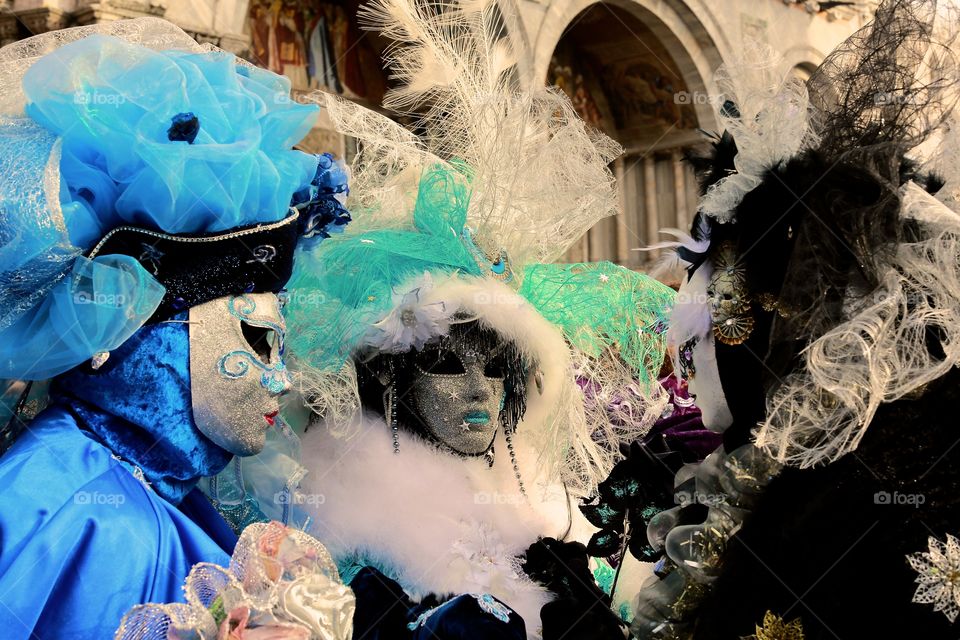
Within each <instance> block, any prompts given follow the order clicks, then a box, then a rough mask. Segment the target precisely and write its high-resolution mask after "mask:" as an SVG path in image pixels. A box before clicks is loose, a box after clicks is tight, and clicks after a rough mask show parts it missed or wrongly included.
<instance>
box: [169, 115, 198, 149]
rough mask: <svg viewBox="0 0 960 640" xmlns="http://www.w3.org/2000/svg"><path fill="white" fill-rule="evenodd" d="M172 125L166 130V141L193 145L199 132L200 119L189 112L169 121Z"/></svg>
mask: <svg viewBox="0 0 960 640" xmlns="http://www.w3.org/2000/svg"><path fill="white" fill-rule="evenodd" d="M170 121H171V122H172V124H171V125H170V128H169V129H167V139H168V140H170V141H171V142H186V143H187V144H193V141H194V140H195V139H196V137H197V134H198V133H199V132H200V118H198V117H197V116H196V115H194V114H193V112H191V111H186V112H184V113H178V114H177V115H175V116H173V118H171V119H170Z"/></svg>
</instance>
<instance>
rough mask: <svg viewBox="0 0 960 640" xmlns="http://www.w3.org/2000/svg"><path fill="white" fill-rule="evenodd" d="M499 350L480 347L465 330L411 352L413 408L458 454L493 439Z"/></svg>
mask: <svg viewBox="0 0 960 640" xmlns="http://www.w3.org/2000/svg"><path fill="white" fill-rule="evenodd" d="M477 333H478V332H477ZM502 350H503V349H493V350H489V349H488V350H487V351H483V350H482V349H481V344H480V341H479V340H476V339H473V340H471V334H469V333H467V334H466V335H464V336H463V337H462V338H461V339H459V340H455V341H446V342H445V343H444V344H442V345H440V346H439V347H437V346H434V347H428V348H427V349H425V350H424V351H421V352H419V353H417V354H415V355H414V358H413V362H414V364H413V367H414V371H413V372H411V373H412V374H413V378H414V381H413V385H412V389H411V393H412V396H413V402H414V407H415V410H416V413H417V415H418V417H419V418H420V420H422V421H423V424H424V426H425V428H426V430H427V431H429V433H430V435H432V436H433V437H434V438H435V439H437V440H439V441H440V442H441V443H443V444H445V445H446V446H448V447H450V448H451V449H453V450H454V451H456V452H458V453H463V454H466V455H479V454H482V453H484V452H486V451H487V450H488V449H489V448H490V445H492V444H493V440H494V437H495V436H496V433H497V428H498V427H499V426H500V410H501V409H502V408H503V402H504V396H505V394H504V363H503V356H502V354H500V353H498V352H499V351H502Z"/></svg>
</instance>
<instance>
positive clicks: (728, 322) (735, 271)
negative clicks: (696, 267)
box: [707, 242, 754, 345]
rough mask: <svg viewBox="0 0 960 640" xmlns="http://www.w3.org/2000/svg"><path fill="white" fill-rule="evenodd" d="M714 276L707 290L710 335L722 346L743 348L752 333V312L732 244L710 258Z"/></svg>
mask: <svg viewBox="0 0 960 640" xmlns="http://www.w3.org/2000/svg"><path fill="white" fill-rule="evenodd" d="M713 267H714V268H713V276H712V277H711V279H710V284H709V285H708V286H707V296H708V297H709V299H710V315H711V317H712V318H713V335H714V337H716V339H717V340H719V341H720V342H722V343H724V344H729V345H738V344H742V343H743V342H745V341H746V340H747V338H749V337H750V333H751V332H752V331H753V325H754V320H753V312H752V311H751V308H750V297H749V295H748V294H747V291H746V282H747V275H746V270H745V269H744V268H743V265H742V264H741V263H740V260H739V257H738V256H737V252H736V247H734V245H733V243H732V242H724V243H723V244H721V245H720V247H719V249H718V250H717V252H716V254H715V255H714V257H713Z"/></svg>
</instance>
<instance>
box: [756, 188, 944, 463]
mask: <svg viewBox="0 0 960 640" xmlns="http://www.w3.org/2000/svg"><path fill="white" fill-rule="evenodd" d="M901 198H902V205H901V206H902V209H901V212H902V213H901V215H902V217H903V219H904V220H907V221H913V222H915V223H916V226H917V229H918V234H919V237H918V238H915V239H913V240H906V241H904V242H903V243H902V244H900V245H898V247H897V252H896V255H895V257H894V258H893V260H892V263H891V266H890V270H889V271H888V272H887V274H886V277H885V278H884V282H883V284H882V286H881V287H879V288H878V289H877V290H876V291H875V292H874V293H873V294H872V295H870V296H866V297H865V298H864V301H865V302H864V303H863V305H862V308H859V309H852V310H851V311H850V318H849V320H848V321H846V322H844V323H843V324H841V325H839V326H837V327H835V328H834V329H832V330H830V331H828V332H827V333H826V334H824V335H823V336H821V337H820V338H818V339H817V340H815V341H814V342H812V343H811V344H810V345H809V346H808V347H807V349H806V350H805V352H804V365H805V366H804V368H803V369H801V370H800V371H799V372H797V373H794V374H792V375H791V376H790V377H788V378H787V380H786V381H785V383H784V384H783V385H782V386H781V387H780V388H779V389H778V390H777V392H776V393H775V394H774V395H773V397H771V398H769V399H768V401H767V418H766V422H764V423H763V424H762V425H760V429H759V432H758V434H757V446H760V447H763V448H765V449H766V450H767V451H769V452H770V454H771V455H773V456H774V457H775V458H776V459H777V460H779V461H781V462H786V463H789V464H791V465H796V466H800V467H809V466H812V465H815V464H818V463H824V462H830V461H833V460H836V459H837V458H838V457H840V456H841V455H843V454H845V453H848V452H850V451H853V450H854V449H856V447H857V445H858V444H859V442H860V439H861V438H862V437H863V434H864V433H865V432H866V429H867V427H868V426H869V425H870V421H871V420H872V419H873V415H874V413H875V412H876V410H877V408H878V407H879V406H880V404H882V403H887V402H893V401H894V400H898V399H900V398H903V397H904V396H906V395H908V394H910V393H912V392H914V391H917V390H919V389H920V388H921V387H922V386H923V385H925V384H927V383H928V382H931V381H932V380H935V379H937V378H939V377H940V376H942V375H944V374H945V373H946V372H947V371H949V370H950V368H951V367H953V366H956V365H957V363H958V362H960V215H958V214H957V213H955V212H953V211H951V210H950V209H949V208H947V207H946V206H944V205H943V203H941V202H939V201H938V200H937V199H936V198H934V197H933V196H931V195H929V194H928V193H927V192H925V191H924V190H923V189H921V188H920V187H919V186H917V185H916V184H914V183H912V182H910V183H907V184H906V185H904V186H903V187H902V188H901ZM931 340H933V342H935V343H936V344H937V345H938V346H939V349H940V350H942V353H940V354H938V353H932V352H931V348H930V341H931Z"/></svg>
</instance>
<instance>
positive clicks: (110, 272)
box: [0, 255, 164, 380]
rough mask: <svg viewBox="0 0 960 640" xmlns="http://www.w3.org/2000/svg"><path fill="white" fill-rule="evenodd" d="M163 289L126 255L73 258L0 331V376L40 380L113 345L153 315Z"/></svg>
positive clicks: (118, 344) (129, 334)
mask: <svg viewBox="0 0 960 640" xmlns="http://www.w3.org/2000/svg"><path fill="white" fill-rule="evenodd" d="M163 293H164V288H163V286H162V285H161V284H160V283H159V282H157V281H156V280H154V278H153V276H151V275H150V274H149V273H148V272H147V271H145V270H144V268H143V267H142V266H140V263H139V262H137V261H136V260H134V259H133V258H131V257H129V256H117V255H109V256H99V257H97V258H95V259H93V260H88V259H87V258H83V257H80V258H77V260H75V261H74V263H73V268H72V270H71V272H70V274H69V275H68V277H66V278H64V279H63V280H61V281H60V282H59V283H58V284H57V285H56V286H55V287H54V288H53V289H52V290H51V291H50V292H49V293H48V294H47V295H46V296H45V297H44V298H43V300H42V301H41V302H40V303H39V304H38V305H37V306H36V307H34V308H33V309H31V310H30V311H29V312H27V313H25V314H23V315H21V316H20V318H19V319H18V320H17V321H16V322H14V323H13V324H12V325H10V326H9V327H7V328H6V329H5V330H4V331H3V332H2V334H0V335H2V339H0V377H4V378H17V379H20V380H44V379H46V378H50V377H52V376H54V375H56V374H58V373H61V372H63V371H66V370H68V369H71V368H73V367H75V366H76V365H78V364H80V363H81V362H83V361H84V360H87V359H88V358H90V356H91V355H93V354H94V353H97V352H99V351H111V350H113V349H116V348H117V347H119V346H120V345H121V344H123V343H124V342H125V341H126V340H127V338H129V337H130V336H131V335H133V333H134V332H135V331H136V330H137V329H139V328H140V326H141V325H142V324H143V323H144V322H146V321H147V319H149V318H150V316H151V315H153V312H154V310H155V309H156V308H157V305H159V304H160V300H161V299H162V298H163Z"/></svg>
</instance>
